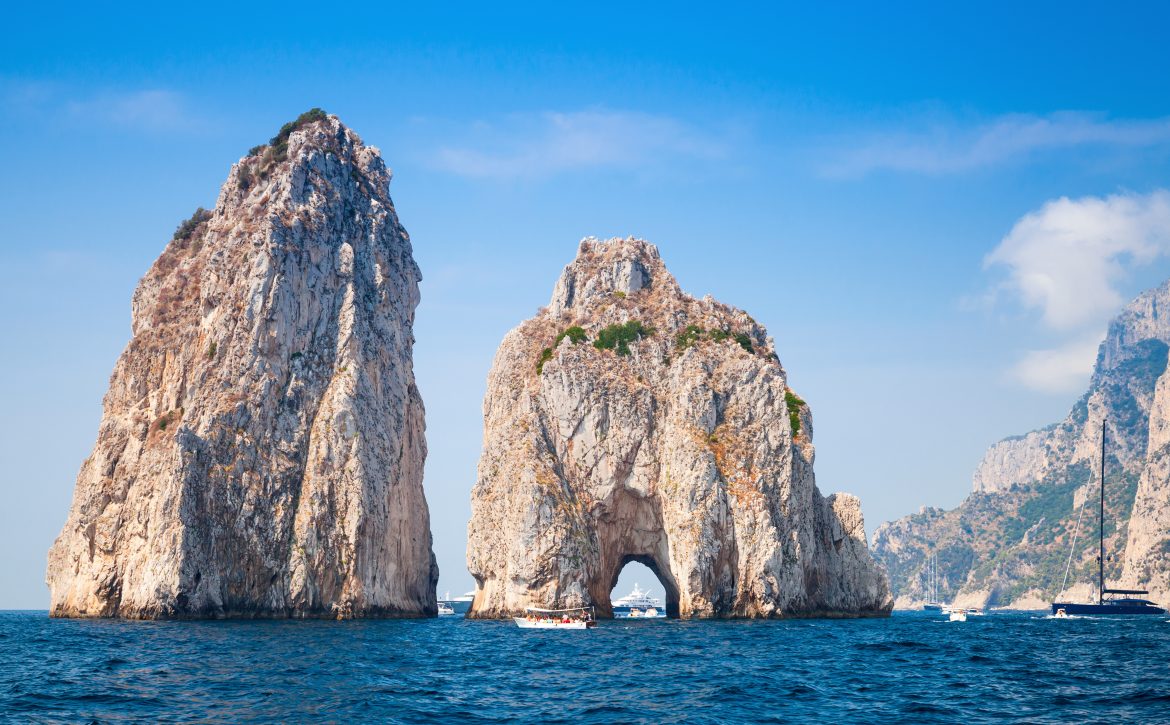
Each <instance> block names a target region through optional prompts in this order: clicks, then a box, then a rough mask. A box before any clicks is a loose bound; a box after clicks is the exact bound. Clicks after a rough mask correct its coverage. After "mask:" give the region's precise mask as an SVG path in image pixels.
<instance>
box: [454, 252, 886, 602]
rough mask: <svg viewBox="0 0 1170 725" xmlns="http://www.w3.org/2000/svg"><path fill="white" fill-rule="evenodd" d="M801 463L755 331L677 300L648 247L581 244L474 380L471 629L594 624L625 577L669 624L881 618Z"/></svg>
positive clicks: (866, 573) (860, 567) (852, 550)
mask: <svg viewBox="0 0 1170 725" xmlns="http://www.w3.org/2000/svg"><path fill="white" fill-rule="evenodd" d="M813 456H814V450H813V446H812V416H811V413H810V411H809V409H808V406H807V405H805V404H804V402H803V401H802V400H800V398H799V397H797V396H796V395H795V394H794V393H793V392H792V391H791V390H790V389H789V387H788V384H787V376H786V374H785V372H784V369H783V367H782V366H781V365H780V362H779V359H778V358H777V356H776V352H775V346H774V344H773V342H772V340H771V338H769V337H768V336H767V332H766V331H765V330H764V328H763V327H762V326H760V325H759V324H758V323H756V321H755V320H753V319H752V318H751V317H750V316H748V315H747V314H746V313H745V312H743V311H742V310H737V309H735V308H732V307H729V306H727V305H723V304H721V303H719V302H716V301H714V300H712V299H711V298H709V297H707V298H704V299H702V300H697V299H695V298H693V297H690V296H689V295H686V294H684V293H683V292H682V291H681V290H680V289H679V287H678V284H677V282H676V281H675V280H674V278H673V277H672V276H671V275H670V273H669V272H668V271H667V270H666V268H665V266H664V265H663V263H662V260H661V259H660V257H659V256H658V250H657V249H656V248H655V247H654V246H653V245H650V244H647V243H645V242H643V241H640V240H634V239H625V240H623V239H615V240H610V241H608V242H599V241H596V240H586V241H584V242H582V244H581V247H580V250H579V252H578V256H577V259H576V260H575V261H574V262H573V263H572V264H570V265H569V266H568V267H566V268H565V271H564V273H563V274H562V275H561V278H560V280H559V281H558V282H557V285H556V288H555V289H554V291H553V296H552V301H551V302H550V304H549V306H548V308H546V309H544V310H542V311H541V312H540V314H538V315H537V317H535V318H534V319H532V320H529V321H528V322H525V323H523V324H522V325H520V326H519V327H517V328H516V329H514V330H512V331H511V332H509V333H508V335H507V336H506V337H505V338H504V341H503V343H502V344H501V345H500V349H499V351H498V352H497V354H496V359H495V361H494V363H493V365H492V370H491V372H490V373H489V376H488V387H487V394H486V396H485V398H484V450H483V454H482V456H481V458H480V463H479V478H478V481H477V483H476V485H475V488H474V489H473V492H472V518H471V522H470V523H469V524H468V553H467V558H468V569H469V570H470V572H471V573H472V575H473V576H474V577H475V579H476V582H477V590H476V596H475V600H474V602H473V603H472V607H471V610H470V613H469V616H472V617H504V616H510V615H513V614H517V613H519V612H521V611H522V610H523V608H524V607H525V606H550V607H562V606H566V607H567V606H587V605H592V606H595V607H597V608H598V610H599V613H600V614H601V615H609V614H610V613H611V607H610V599H609V596H610V591H611V590H612V588H613V585H614V582H615V580H616V577H617V575H618V573H619V572H620V571H621V568H622V566H623V565H624V564H625V563H626V562H628V561H630V560H638V561H641V562H643V563H646V564H647V566H650V567H651V569H652V570H654V571H655V573H656V574H658V576H659V579H660V580H661V581H662V582H663V585H664V587H666V588H667V590H668V599H671V600H673V601H672V604H671V608H672V609H675V608H677V614H678V616H681V617H684V618H686V617H785V616H809V615H815V614H826V615H838V616H839V615H857V616H865V615H874V614H878V615H884V614H887V613H888V612H889V610H890V607H891V604H892V601H891V599H890V594H889V587H888V584H887V582H886V579H885V575H884V574H883V573H882V571H881V570H880V569H879V568H878V567H877V565H876V564H875V563H874V562H873V560H872V558H871V557H870V556H869V552H868V549H867V546H866V542H865V531H864V525H863V523H862V518H861V510H860V503H859V502H858V500H857V499H856V498H855V497H853V496H849V495H836V496H830V497H828V498H824V497H822V496H821V494H820V492H819V491H817V488H816V484H815V480H814V477H813V469H812V464H813Z"/></svg>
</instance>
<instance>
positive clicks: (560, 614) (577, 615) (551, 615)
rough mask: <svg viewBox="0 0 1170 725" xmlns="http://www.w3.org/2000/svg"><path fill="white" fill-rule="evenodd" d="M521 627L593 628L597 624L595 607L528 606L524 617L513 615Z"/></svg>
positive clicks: (517, 624)
mask: <svg viewBox="0 0 1170 725" xmlns="http://www.w3.org/2000/svg"><path fill="white" fill-rule="evenodd" d="M512 621H514V622H515V623H516V626H517V627H519V628H520V629H592V628H593V627H596V626H597V618H596V617H594V616H593V607H576V608H574V609H541V608H540V607H526V608H525V609H524V616H523V617H512Z"/></svg>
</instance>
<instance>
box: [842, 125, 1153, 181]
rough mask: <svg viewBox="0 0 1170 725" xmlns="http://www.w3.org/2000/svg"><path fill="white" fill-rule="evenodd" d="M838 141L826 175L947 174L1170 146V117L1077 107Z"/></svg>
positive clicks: (848, 176)
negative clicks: (1043, 158) (1103, 150)
mask: <svg viewBox="0 0 1170 725" xmlns="http://www.w3.org/2000/svg"><path fill="white" fill-rule="evenodd" d="M837 143H838V144H842V143H843V144H844V146H845V148H844V150H840V151H837V152H835V153H831V154H829V161H828V162H826V163H825V164H823V166H822V168H821V171H822V172H823V173H824V174H825V175H826V176H830V177H846V178H852V177H860V176H865V175H866V174H869V173H872V172H875V171H883V170H884V171H896V172H906V173H917V174H930V175H942V174H952V173H958V172H963V171H969V170H973V169H979V168H984V167H990V166H996V165H999V164H1004V163H1008V162H1012V161H1017V160H1020V159H1026V158H1028V157H1030V156H1032V155H1034V154H1036V153H1039V152H1043V151H1051V150H1058V149H1068V148H1073V147H1078V146H1089V145H1100V146H1123V147H1134V148H1141V147H1149V146H1161V145H1170V118H1157V119H1128V120H1127V119H1110V118H1107V117H1105V116H1102V115H1099V114H1090V113H1081V112H1072V111H1068V112H1062V113H1054V114H1050V115H1047V116H1036V115H1030V114H1009V115H1004V116H999V117H997V118H994V119H991V120H990V121H985V122H981V123H976V124H967V123H962V122H954V121H945V122H935V123H931V124H928V125H927V126H926V127H924V128H921V129H920V130H917V131H912V132H897V133H889V134H877V135H870V136H867V137H865V138H862V139H860V140H853V141H845V142H837Z"/></svg>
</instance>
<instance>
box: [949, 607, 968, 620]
mask: <svg viewBox="0 0 1170 725" xmlns="http://www.w3.org/2000/svg"><path fill="white" fill-rule="evenodd" d="M950 621H952V622H966V621H967V611H966V610H965V609H953V610H951V614H950Z"/></svg>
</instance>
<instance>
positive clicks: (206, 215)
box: [171, 207, 211, 242]
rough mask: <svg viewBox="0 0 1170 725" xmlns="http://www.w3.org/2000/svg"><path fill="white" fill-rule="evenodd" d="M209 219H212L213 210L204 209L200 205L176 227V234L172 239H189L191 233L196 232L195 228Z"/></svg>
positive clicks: (177, 240) (175, 240)
mask: <svg viewBox="0 0 1170 725" xmlns="http://www.w3.org/2000/svg"><path fill="white" fill-rule="evenodd" d="M209 219H211V212H209V211H208V210H206V209H204V208H203V207H199V208H198V209H196V210H195V213H194V214H192V215H191V218H190V219H186V220H184V221H183V223H182V224H180V225H179V226H178V227H177V228H176V229H175V235H174V236H173V237H171V241H173V242H186V241H189V240H190V239H191V235H192V234H194V233H195V230H196V229H198V228H199V225H200V224H202V223H204V222H205V221H207V220H209Z"/></svg>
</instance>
